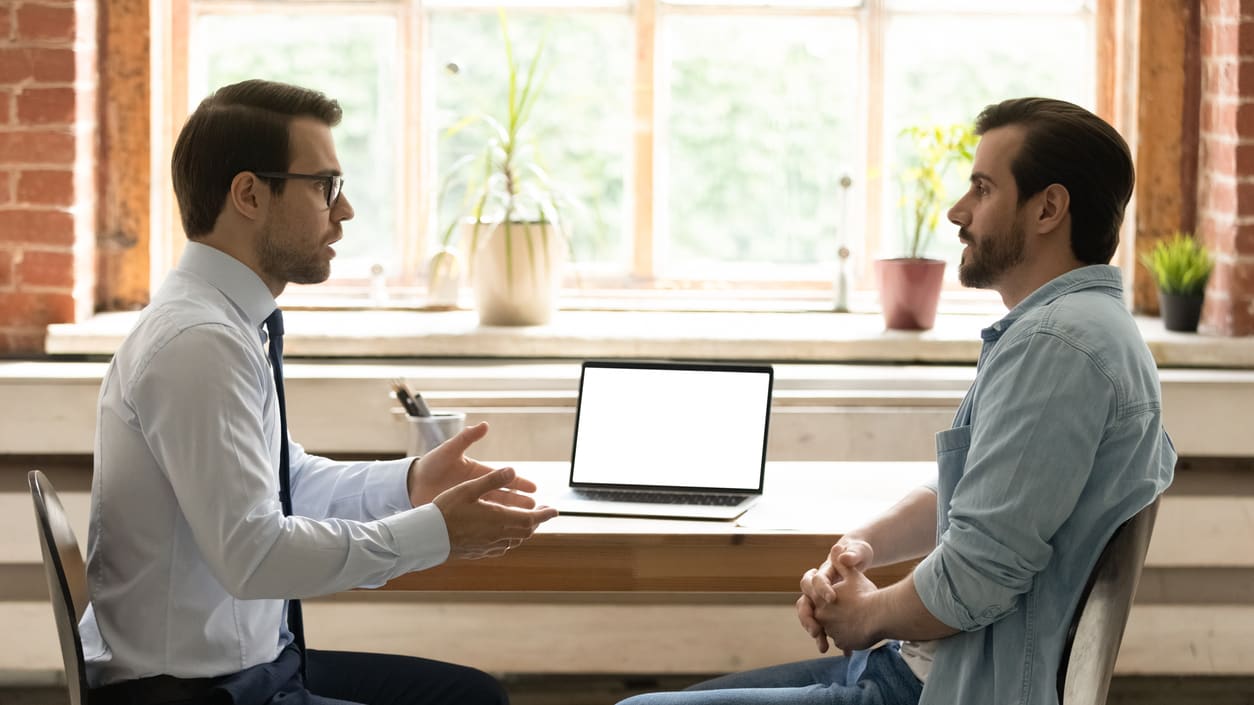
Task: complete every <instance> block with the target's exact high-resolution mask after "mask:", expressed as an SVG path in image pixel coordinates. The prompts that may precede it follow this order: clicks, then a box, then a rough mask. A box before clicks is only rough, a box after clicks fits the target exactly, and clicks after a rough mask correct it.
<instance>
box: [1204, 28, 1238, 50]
mask: <svg viewBox="0 0 1254 705" xmlns="http://www.w3.org/2000/svg"><path fill="white" fill-rule="evenodd" d="M1201 24H1202V26H1201V30H1202V37H1201V42H1200V43H1201V47H1202V57H1203V58H1212V57H1217V56H1233V55H1235V54H1237V53H1238V51H1239V45H1238V42H1239V37H1240V32H1238V27H1237V25H1233V24H1228V23H1226V22H1225V23H1219V22H1202V23H1201Z"/></svg>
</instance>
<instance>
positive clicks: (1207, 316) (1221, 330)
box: [1198, 296, 1254, 337]
mask: <svg viewBox="0 0 1254 705" xmlns="http://www.w3.org/2000/svg"><path fill="white" fill-rule="evenodd" d="M1198 330H1199V331H1200V332H1202V333H1206V334H1209V335H1223V336H1230V337H1239V336H1246V335H1251V334H1254V299H1245V300H1242V299H1229V298H1225V297H1220V296H1207V297H1206V301H1205V303H1204V304H1203V305H1202V325H1200V326H1198Z"/></svg>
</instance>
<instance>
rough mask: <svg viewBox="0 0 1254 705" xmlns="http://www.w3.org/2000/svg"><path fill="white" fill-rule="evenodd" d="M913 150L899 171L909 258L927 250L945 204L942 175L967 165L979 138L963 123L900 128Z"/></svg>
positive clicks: (916, 256) (943, 177)
mask: <svg viewBox="0 0 1254 705" xmlns="http://www.w3.org/2000/svg"><path fill="white" fill-rule="evenodd" d="M901 136H902V137H905V138H908V139H909V142H910V145H911V147H912V148H913V153H912V154H911V157H910V162H909V164H910V165H909V166H907V167H906V168H905V169H904V170H902V172H901V192H902V197H901V201H902V205H903V206H905V207H906V209H907V219H906V226H907V228H908V232H907V233H906V245H907V247H906V253H907V256H908V257H910V258H912V259H917V258H919V257H922V256H923V255H924V253H926V252H927V247H928V245H929V244H930V243H931V239H932V235H933V234H934V233H935V232H936V226H937V225H938V224H939V223H940V215H941V209H942V208H943V207H944V206H945V205H946V203H945V197H946V194H945V176H946V174H948V172H949V170H950V169H951V168H953V167H955V166H959V165H963V164H970V163H971V159H972V157H973V155H974V154H975V145H976V143H977V142H978V141H979V138H977V137H976V136H975V131H974V130H973V128H972V126H971V125H969V124H966V123H958V124H953V125H912V126H910V127H907V128H905V129H904V130H902V131H901Z"/></svg>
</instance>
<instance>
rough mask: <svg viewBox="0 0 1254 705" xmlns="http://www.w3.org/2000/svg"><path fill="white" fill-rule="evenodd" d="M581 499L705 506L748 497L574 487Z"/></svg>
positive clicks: (733, 502)
mask: <svg viewBox="0 0 1254 705" xmlns="http://www.w3.org/2000/svg"><path fill="white" fill-rule="evenodd" d="M573 492H574V493H575V494H576V495H577V496H579V497H581V498H583V499H593V500H609V501H611V502H644V503H646V504H693V505H704V506H707V507H734V506H736V505H737V504H740V503H741V502H744V501H745V500H746V499H749V498H748V497H744V496H741V495H734V494H702V493H700V492H650V491H647V490H586V489H578V488H576V489H574V490H573Z"/></svg>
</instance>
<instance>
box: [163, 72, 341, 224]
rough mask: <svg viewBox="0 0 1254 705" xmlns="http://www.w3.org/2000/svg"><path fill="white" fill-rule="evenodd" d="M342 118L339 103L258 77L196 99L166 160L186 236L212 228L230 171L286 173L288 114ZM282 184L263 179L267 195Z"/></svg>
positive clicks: (231, 175)
mask: <svg viewBox="0 0 1254 705" xmlns="http://www.w3.org/2000/svg"><path fill="white" fill-rule="evenodd" d="M342 116H343V111H342V110H340V104H339V103H338V102H336V101H335V100H332V99H330V98H328V97H326V96H325V95H323V94H322V93H320V92H318V91H315V90H310V89H308V88H301V87H300V86H292V85H289V84H286V83H276V82H274V81H262V80H259V79H253V80H249V81H242V82H240V83H235V84H232V85H229V86H225V87H223V88H219V89H218V90H217V91H215V92H214V93H213V94H212V95H210V96H209V97H208V98H205V99H204V100H203V101H201V103H200V105H199V107H197V108H196V111H195V112H194V113H192V114H191V117H189V118H187V122H186V123H185V124H184V125H183V129H182V130H181V131H180V132H179V137H178V140H177V141H176V142H175V143H174V156H173V158H172V159H171V164H170V166H171V172H172V173H173V177H174V195H175V196H176V197H177V198H178V202H179V212H180V214H181V215H182V218H183V230H184V232H186V233H187V237H189V238H197V237H202V236H204V235H208V234H209V232H210V231H211V230H213V225H214V223H216V222H217V220H218V215H219V214H220V213H221V212H222V206H223V205H224V204H225V203H226V196H227V191H228V190H230V188H231V180H232V179H234V178H235V175H236V174H238V173H240V172H241V171H287V169H288V164H289V163H290V159H291V157H290V154H289V148H288V147H289V145H288V141H289V135H288V132H289V130H288V126H289V125H290V123H291V120H292V118H294V117H312V118H315V119H317V120H321V121H322V122H324V123H326V124H327V125H328V126H331V127H334V126H335V125H338V124H339V122H340V118H341V117H342ZM283 185H284V182H283V181H282V180H281V179H273V180H270V181H269V186H270V191H271V192H272V193H276V194H278V193H282V191H283Z"/></svg>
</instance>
